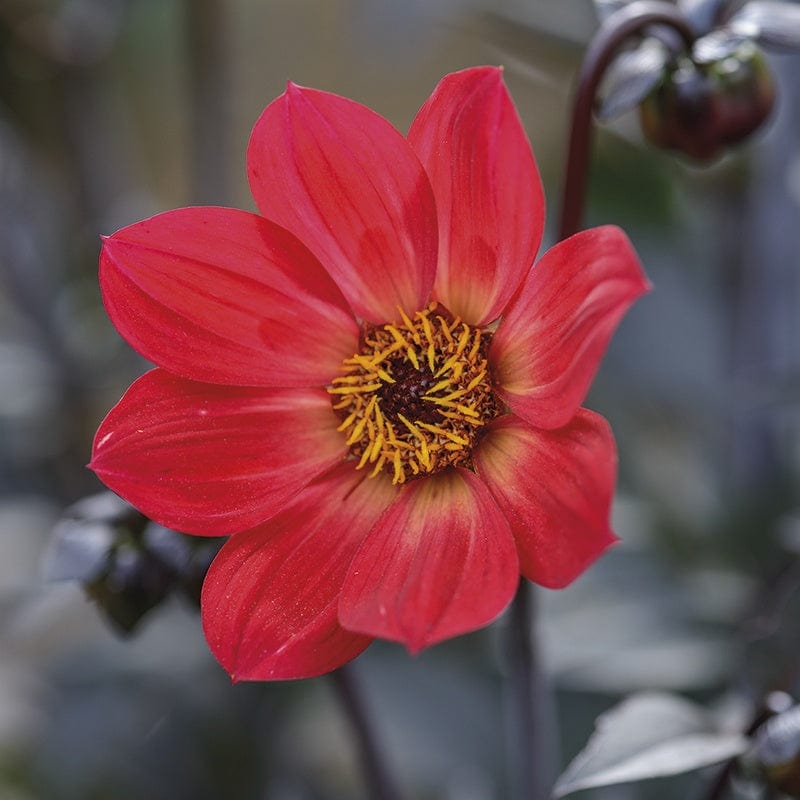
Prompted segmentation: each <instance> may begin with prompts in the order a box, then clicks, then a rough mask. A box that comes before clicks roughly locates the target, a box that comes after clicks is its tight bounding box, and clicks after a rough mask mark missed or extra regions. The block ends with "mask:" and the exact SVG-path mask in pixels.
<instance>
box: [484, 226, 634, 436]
mask: <svg viewBox="0 0 800 800" xmlns="http://www.w3.org/2000/svg"><path fill="white" fill-rule="evenodd" d="M648 289H649V284H648V283H647V279H646V278H645V276H644V273H643V272H642V268H641V266H640V265H639V260H638V258H637V257H636V253H635V252H634V250H633V247H632V246H631V244H630V242H629V241H628V239H627V237H626V236H625V234H624V233H623V232H622V231H621V230H619V228H615V227H612V226H606V227H602V228H592V229H591V230H588V231H583V232H581V233H578V234H575V236H571V237H570V238H569V239H565V240H564V241H562V242H559V243H558V244H557V245H555V247H552V248H551V249H550V250H548V251H547V252H546V253H545V254H544V256H543V257H542V259H541V260H540V261H539V262H538V263H537V264H536V266H535V267H534V268H533V270H531V273H530V275H529V276H528V278H527V280H526V281H525V283H524V284H523V286H522V290H521V291H520V293H519V295H518V296H517V297H516V298H515V300H514V302H513V304H512V305H511V307H510V308H509V310H508V313H507V314H506V315H505V316H504V317H503V319H502V321H501V322H500V326H499V327H498V329H497V333H495V336H494V339H493V340H492V346H491V348H490V350H489V359H490V363H491V366H492V371H493V375H494V379H495V381H496V383H497V384H498V386H499V389H498V393H499V394H500V396H501V397H502V398H503V399H504V400H505V401H506V403H508V405H509V407H510V408H511V410H512V411H513V412H514V413H515V414H517V415H518V416H520V417H522V418H523V419H525V420H527V421H528V422H529V423H530V424H531V425H534V426H536V427H537V428H560V427H561V426H562V425H566V423H567V422H569V420H570V419H571V418H572V416H573V415H574V414H575V411H576V410H577V409H578V408H579V407H580V404H581V402H583V398H584V397H585V396H586V392H587V391H588V389H589V385H590V384H591V382H592V379H593V378H594V375H595V373H596V372H597V368H598V367H599V366H600V359H601V358H602V357H603V353H604V352H605V349H606V347H607V345H608V342H609V340H610V339H611V335H612V334H613V332H614V329H615V328H616V327H617V325H618V323H619V321H620V320H621V319H622V316H623V315H624V314H625V312H626V311H627V310H628V308H629V307H630V306H631V304H632V303H633V301H634V300H636V298H637V297H639V296H641V295H642V294H644V293H645V292H646V291H647V290H648Z"/></svg>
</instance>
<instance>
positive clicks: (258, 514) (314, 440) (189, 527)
mask: <svg viewBox="0 0 800 800" xmlns="http://www.w3.org/2000/svg"><path fill="white" fill-rule="evenodd" d="M338 422H339V420H338V419H337V418H336V416H335V414H334V413H333V411H332V409H331V403H330V398H329V396H328V394H327V393H326V392H325V391H324V390H323V389H245V388H235V387H229V386H214V385H212V384H208V383H195V382H193V381H187V380H184V379H183V378H177V377H175V376H173V375H170V374H168V373H166V372H164V371H162V370H159V369H156V370H152V371H151V372H148V373H147V374H145V375H143V376H142V377H141V378H139V380H137V381H136V382H135V383H134V384H133V385H132V386H131V388H130V389H128V391H127V392H126V393H125V396H124V397H123V398H122V400H120V401H119V403H118V404H117V405H116V406H115V407H114V408H112V409H111V411H110V412H109V414H108V416H107V417H106V418H105V419H104V420H103V422H102V424H101V425H100V428H99V430H98V431H97V436H96V437H95V442H94V452H93V455H92V462H91V464H90V465H89V466H90V467H91V468H92V469H93V470H94V471H95V472H96V473H97V475H98V477H99V478H100V479H101V480H102V481H103V483H105V484H106V485H107V486H108V487H109V488H110V489H113V490H114V491H115V492H117V494H119V495H121V496H122V497H124V498H125V499H126V500H128V501H129V502H130V503H132V504H133V505H134V506H136V508H138V509H139V510H140V511H142V513H144V514H146V515H147V516H148V517H150V518H151V519H154V520H156V521H157V522H160V523H161V524H162V525H166V526H167V527H169V528H175V529H176V530H179V531H185V532H187V533H198V534H204V535H209V536H221V535H223V534H228V533H234V532H236V531H241V530H244V529H245V528H250V527H252V526H253V525H256V524H258V523H260V522H264V521H265V520H267V519H269V518H270V517H272V516H274V515H275V514H276V513H277V512H278V511H280V510H281V506H282V505H283V504H284V503H285V502H286V501H287V500H288V499H289V498H290V497H292V495H294V494H296V493H297V492H298V491H299V490H300V489H302V488H303V487H304V486H305V485H306V484H307V483H308V482H309V481H311V480H313V478H315V477H316V476H317V475H320V474H321V473H322V472H324V471H326V470H328V469H330V467H331V466H333V465H334V464H335V463H336V462H337V461H339V460H341V459H342V458H343V457H344V455H345V453H346V450H347V448H346V447H345V442H344V437H343V436H342V434H341V433H338V432H337V430H336V426H337V424H338Z"/></svg>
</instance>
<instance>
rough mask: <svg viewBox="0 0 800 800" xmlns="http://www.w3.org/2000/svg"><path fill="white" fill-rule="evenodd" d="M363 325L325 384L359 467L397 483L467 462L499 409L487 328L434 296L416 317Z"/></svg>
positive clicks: (404, 316) (489, 334)
mask: <svg viewBox="0 0 800 800" xmlns="http://www.w3.org/2000/svg"><path fill="white" fill-rule="evenodd" d="M401 318H402V322H401V323H399V324H388V325H382V326H373V325H367V326H365V327H364V329H363V332H362V336H361V347H360V352H359V353H356V354H355V355H354V356H353V357H352V358H347V359H345V360H344V362H343V364H342V372H343V373H344V374H343V375H341V376H339V377H336V378H334V379H333V381H332V382H331V385H330V386H329V387H328V392H330V394H331V397H332V403H333V408H334V410H335V411H336V413H337V414H338V415H339V416H340V417H341V418H342V424H341V425H340V426H339V430H340V431H342V432H343V433H344V434H345V436H346V437H347V444H348V446H349V447H350V452H351V454H352V457H353V458H354V459H356V460H357V461H358V463H357V465H356V467H357V469H363V468H364V467H367V466H370V467H371V470H370V477H373V476H375V475H377V474H378V473H379V472H381V471H382V470H387V471H389V472H390V473H391V474H392V480H393V482H394V483H404V482H405V481H406V480H409V479H412V478H415V477H422V476H424V475H429V474H432V473H435V472H439V471H440V470H442V469H444V468H445V467H448V466H466V467H470V466H471V464H472V459H471V454H472V448H473V447H474V446H475V444H476V443H477V440H478V437H479V435H480V433H481V430H482V428H483V426H484V425H486V423H487V422H489V421H491V420H492V419H494V418H495V417H496V416H497V415H498V414H499V412H500V406H499V403H498V401H497V400H496V398H495V396H494V393H493V392H492V386H491V375H490V372H489V365H488V360H487V351H488V348H489V343H490V341H491V333H490V332H488V331H486V330H483V329H481V328H473V327H471V326H469V325H467V324H466V323H464V322H462V321H461V320H460V319H458V318H457V317H453V316H452V314H450V312H449V311H447V310H446V309H445V308H443V307H442V306H440V305H438V304H436V303H432V304H431V305H430V306H428V308H426V309H424V310H423V311H418V312H417V313H416V314H415V315H414V318H413V320H412V319H410V318H409V317H407V316H406V315H405V314H402V312H401Z"/></svg>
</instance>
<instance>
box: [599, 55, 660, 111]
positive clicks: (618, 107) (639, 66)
mask: <svg viewBox="0 0 800 800" xmlns="http://www.w3.org/2000/svg"><path fill="white" fill-rule="evenodd" d="M668 58H669V53H668V51H667V48H666V47H664V45H663V44H662V43H661V42H659V41H658V40H656V39H647V40H645V41H644V42H642V43H641V44H640V45H639V47H637V48H636V49H635V50H630V51H629V52H627V53H621V54H620V55H619V56H618V57H617V58H615V59H614V61H613V62H612V64H611V66H610V67H609V70H608V73H607V76H606V78H605V80H604V81H603V100H602V102H601V103H600V107H599V108H598V109H597V116H598V117H599V118H600V119H601V120H608V119H613V118H614V117H617V116H619V115H620V114H624V113H625V112H626V111H630V110H631V109H632V108H635V107H636V106H637V105H639V103H641V102H642V100H644V98H645V97H647V95H648V94H650V91H651V90H652V89H653V87H655V85H656V84H657V83H658V82H659V81H660V80H661V76H662V75H663V74H664V65H665V64H666V63H667V59H668Z"/></svg>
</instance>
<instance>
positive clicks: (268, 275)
mask: <svg viewBox="0 0 800 800" xmlns="http://www.w3.org/2000/svg"><path fill="white" fill-rule="evenodd" d="M100 286H101V289H102V291H103V300H104V302H105V304H106V308H107V309H108V314H109V316H110V317H111V320H112V322H113V323H114V325H115V327H116V328H117V330H118V331H119V332H120V333H121V334H122V336H123V337H124V338H125V339H126V340H127V341H128V342H129V343H130V345H131V346H132V347H133V348H134V349H136V350H138V351H139V352H140V353H141V354H142V355H143V356H144V357H145V358H147V359H149V360H150V361H152V362H154V363H155V364H158V365H159V366H161V367H164V368H165V369H168V370H169V371H170V372H174V373H176V374H178V375H181V376H182V377H184V378H191V379H193V380H198V381H206V382H209V383H227V384H233V385H239V386H320V385H323V384H325V383H328V382H329V381H330V379H331V376H332V375H335V374H336V372H337V370H338V368H339V366H340V365H341V362H342V359H343V358H347V357H348V356H350V355H352V354H353V352H354V350H355V348H356V347H357V346H358V326H357V325H356V322H355V320H354V319H353V315H352V313H351V312H350V309H349V308H348V305H347V302H346V301H345V299H344V297H343V296H342V293H341V292H340V291H339V289H338V288H337V287H336V285H335V284H334V282H333V280H332V279H331V278H330V276H329V275H328V274H327V273H326V272H325V270H324V269H323V268H322V266H321V265H320V264H319V262H318V261H317V260H316V258H314V256H313V255H312V254H311V253H310V252H309V251H308V250H307V249H306V248H305V247H303V245H302V244H300V242H298V241H297V239H295V237H294V236H292V235H291V234H290V233H288V232H287V231H285V230H283V229H282V228H279V227H278V226H277V225H275V224H274V223H272V222H268V221H267V220H265V219H262V218H261V217H258V216H256V215H255V214H248V213H246V212H244V211H237V210H235V209H231V208H213V207H212V208H181V209H178V210H176V211H169V212H167V213H165V214H159V215H158V216H156V217H152V218H151V219H146V220H144V221H143V222H138V223H136V224H135V225H131V226H129V227H127V228H123V229H122V230H120V231H117V232H116V233H115V234H113V236H110V237H109V238H107V239H105V241H104V242H103V250H102V253H101V255H100Z"/></svg>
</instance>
